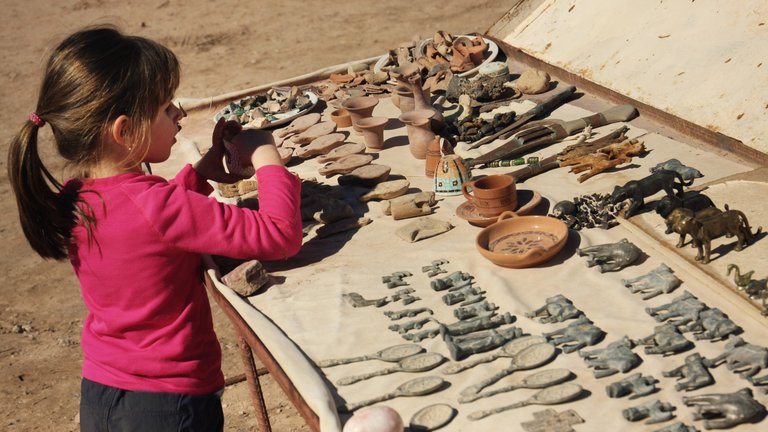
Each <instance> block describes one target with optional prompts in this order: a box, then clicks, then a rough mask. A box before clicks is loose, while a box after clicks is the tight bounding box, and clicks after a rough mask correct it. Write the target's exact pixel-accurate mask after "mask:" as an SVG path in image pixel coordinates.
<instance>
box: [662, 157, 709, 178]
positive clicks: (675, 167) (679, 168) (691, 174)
mask: <svg viewBox="0 0 768 432" xmlns="http://www.w3.org/2000/svg"><path fill="white" fill-rule="evenodd" d="M659 170H670V171H676V172H677V173H678V174H680V175H681V176H682V177H683V180H685V181H689V180H693V179H697V178H701V177H704V174H702V173H701V171H699V170H697V169H696V168H693V167H689V166H686V165H683V163H682V162H680V161H679V160H677V159H670V160H668V161H665V162H662V163H660V164H656V166H654V167H652V168H651V169H650V170H649V171H651V172H656V171H659Z"/></svg>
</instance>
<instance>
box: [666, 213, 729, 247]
mask: <svg viewBox="0 0 768 432" xmlns="http://www.w3.org/2000/svg"><path fill="white" fill-rule="evenodd" d="M720 213H722V211H721V210H720V209H719V208H717V207H707V208H705V209H703V210H699V211H697V212H694V211H693V210H691V209H687V208H682V207H680V208H676V209H674V210H672V211H671V212H670V213H669V215H668V216H667V217H666V218H665V219H664V223H665V224H666V225H667V229H666V230H664V233H665V234H672V233H673V232H674V233H677V234H679V235H680V239H679V240H678V241H677V244H676V245H675V246H676V247H679V248H680V247H683V245H684V244H685V237H686V236H690V237H691V247H696V246H697V245H696V243H695V241H694V239H695V235H694V234H695V233H694V232H693V230H694V229H695V226H696V225H694V224H691V223H688V219H691V218H696V219H699V220H701V219H706V218H708V217H711V216H715V215H717V214H720Z"/></svg>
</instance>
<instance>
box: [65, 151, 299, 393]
mask: <svg viewBox="0 0 768 432" xmlns="http://www.w3.org/2000/svg"><path fill="white" fill-rule="evenodd" d="M256 177H257V180H258V184H259V206H260V207H259V211H253V210H248V209H242V208H238V207H237V206H234V205H227V204H222V203H219V202H217V201H216V200H215V199H213V198H209V197H208V196H207V195H208V194H209V193H210V192H211V187H210V185H209V184H208V183H207V182H206V181H205V180H204V179H203V178H201V177H199V176H198V175H197V173H196V172H195V170H194V169H193V168H192V167H191V166H190V165H187V166H186V167H184V169H182V170H181V172H180V173H179V174H178V176H177V177H176V178H175V179H173V180H172V181H170V182H168V181H166V180H165V179H163V178H161V177H157V176H152V175H144V174H139V173H130V174H122V175H118V176H114V177H109V178H102V179H94V180H87V181H86V182H85V183H84V185H83V187H82V189H81V196H82V197H83V198H84V199H85V200H87V201H88V203H90V205H91V207H92V209H93V211H94V214H95V217H96V227H95V229H94V230H93V232H92V235H91V239H90V240H89V238H88V235H87V233H86V231H85V228H84V227H82V226H78V227H77V228H76V229H75V230H74V233H73V235H74V240H75V241H74V245H73V246H72V247H71V248H70V260H71V262H72V266H73V267H74V270H75V273H76V274H77V277H78V279H79V280H80V286H81V289H82V294H83V300H84V302H85V306H86V307H87V308H88V312H89V313H88V315H87V317H86V318H85V322H84V325H83V336H82V344H81V345H82V348H83V353H84V359H83V376H84V377H85V378H88V379H90V380H92V381H96V382H98V383H102V384H106V385H109V386H113V387H117V388H121V389H125V390H141V391H150V392H171V393H181V394H190V395H200V394H208V393H212V392H215V391H217V390H219V389H221V388H222V387H223V386H224V377H223V375H222V373H221V350H220V348H219V342H218V340H217V338H216V334H215V333H214V331H213V320H212V318H211V310H210V306H209V304H208V297H207V295H206V292H205V288H204V286H203V284H202V272H201V260H200V254H216V255H225V256H229V257H233V258H241V259H259V260H278V259H285V258H287V257H289V256H292V255H294V254H296V253H297V252H298V251H299V248H300V247H301V239H302V233H301V216H300V213H299V193H300V182H299V179H298V178H297V177H296V176H294V175H293V174H290V173H289V172H288V171H287V170H286V169H285V168H283V167H281V166H275V165H272V166H264V167H262V168H260V169H259V170H258V172H257V173H256ZM87 190H91V191H94V192H97V193H98V195H97V194H95V193H88V192H87Z"/></svg>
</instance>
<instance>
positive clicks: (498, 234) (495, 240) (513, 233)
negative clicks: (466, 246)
mask: <svg viewBox="0 0 768 432" xmlns="http://www.w3.org/2000/svg"><path fill="white" fill-rule="evenodd" d="M567 240H568V227H567V226H566V225H565V223H563V222H562V221H561V220H559V219H555V218H552V217H548V216H518V215H516V214H515V213H513V212H504V213H502V214H501V215H499V218H498V221H497V222H496V223H494V224H492V225H490V226H488V227H486V228H484V229H483V230H482V231H480V233H479V234H478V235H477V239H476V240H475V245H476V246H477V250H479V251H480V254H481V255H483V256H484V257H486V258H487V259H488V260H490V261H491V262H492V263H494V264H496V265H499V266H502V267H510V268H525V267H533V266H535V265H538V264H541V263H543V262H545V261H548V260H549V259H551V258H552V257H554V256H555V255H557V253H558V252H560V250H562V249H563V246H565V243H566V241H567Z"/></svg>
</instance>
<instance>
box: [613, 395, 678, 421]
mask: <svg viewBox="0 0 768 432" xmlns="http://www.w3.org/2000/svg"><path fill="white" fill-rule="evenodd" d="M674 411H675V406H674V405H672V404H670V403H666V402H665V403H662V402H661V401H659V400H658V399H656V400H654V401H650V402H646V403H644V404H642V405H638V406H635V407H631V408H627V409H625V410H623V411H622V412H621V414H622V415H623V416H624V418H625V419H627V420H628V421H631V422H634V421H638V420H642V419H644V418H647V419H648V420H646V421H645V424H654V423H661V422H665V421H667V420H669V419H671V418H672V417H674V416H675V414H674Z"/></svg>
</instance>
